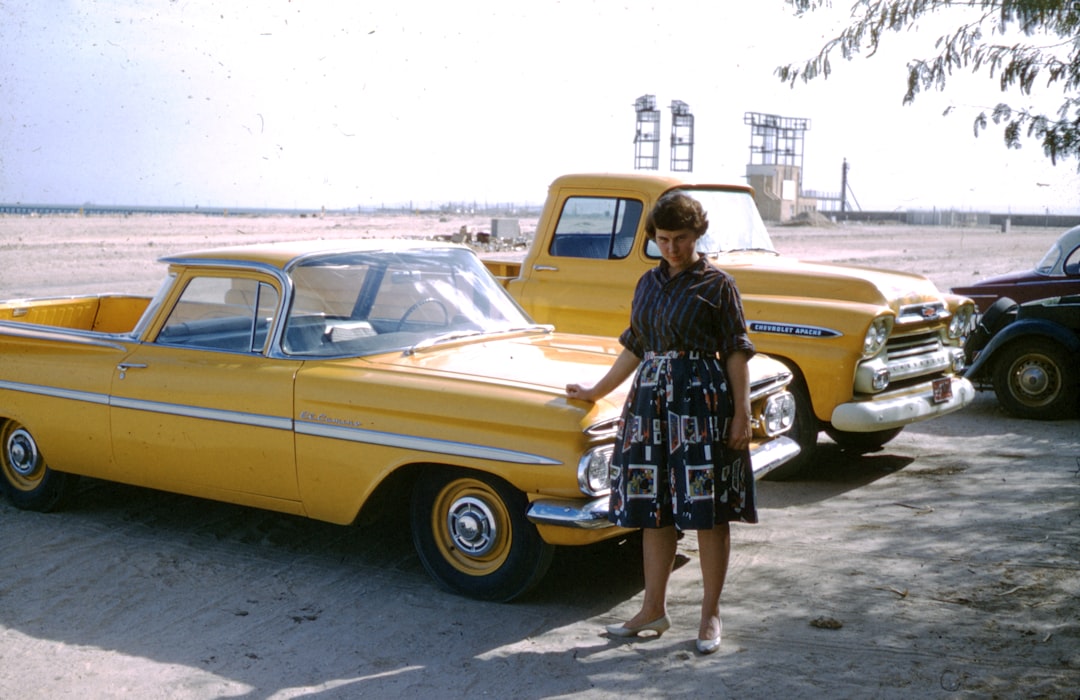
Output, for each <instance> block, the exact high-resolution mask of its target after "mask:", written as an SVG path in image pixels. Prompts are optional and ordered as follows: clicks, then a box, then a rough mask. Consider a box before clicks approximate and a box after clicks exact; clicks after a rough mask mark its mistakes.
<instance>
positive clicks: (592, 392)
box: [566, 348, 749, 401]
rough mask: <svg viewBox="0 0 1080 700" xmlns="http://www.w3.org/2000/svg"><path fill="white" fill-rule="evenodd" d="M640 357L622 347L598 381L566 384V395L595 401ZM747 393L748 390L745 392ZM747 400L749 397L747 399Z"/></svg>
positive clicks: (630, 370) (633, 367)
mask: <svg viewBox="0 0 1080 700" xmlns="http://www.w3.org/2000/svg"><path fill="white" fill-rule="evenodd" d="M639 364H641V359H640V358H638V356H637V355H635V354H634V353H632V352H630V351H629V350H627V349H625V348H624V349H623V351H622V352H621V353H619V356H618V357H616V358H615V364H613V365H612V366H611V368H610V369H609V370H608V371H607V374H605V375H604V376H603V377H602V378H601V379H600V381H598V382H597V383H596V384H594V385H593V386H592V387H584V386H582V385H581V384H567V385H566V396H567V397H568V398H571V399H580V400H582V401H596V400H597V399H602V398H603V397H605V396H607V395H608V394H609V393H611V391H612V390H613V389H614V388H615V387H617V386H619V385H620V384H622V383H623V382H625V381H626V378H627V377H629V376H630V375H631V374H633V373H634V370H636V369H637V366H638V365H639ZM747 393H749V391H748V392H747ZM747 401H749V399H747Z"/></svg>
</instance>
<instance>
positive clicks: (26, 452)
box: [0, 421, 77, 512]
mask: <svg viewBox="0 0 1080 700" xmlns="http://www.w3.org/2000/svg"><path fill="white" fill-rule="evenodd" d="M0 477H2V478H0V489H2V490H3V492H4V494H5V495H6V496H7V497H8V499H9V500H10V501H11V502H12V504H14V505H15V507H16V508H21V509H22V510H36V511H40V512H48V511H51V510H55V509H56V508H58V507H60V506H61V505H62V504H63V503H64V501H66V500H67V498H68V497H69V496H70V495H71V493H72V491H73V490H74V486H75V482H76V480H77V477H76V476H74V475H73V474H65V473H63V472H57V471H53V470H52V469H50V468H49V466H48V465H47V464H46V463H45V458H44V457H43V456H42V454H41V450H40V449H38V445H37V441H36V440H34V436H33V435H31V434H30V431H29V430H27V429H26V428H25V427H23V426H22V425H20V424H19V423H16V422H15V421H7V422H6V423H4V424H3V426H2V427H0Z"/></svg>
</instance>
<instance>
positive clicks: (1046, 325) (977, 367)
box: [964, 319, 1080, 379]
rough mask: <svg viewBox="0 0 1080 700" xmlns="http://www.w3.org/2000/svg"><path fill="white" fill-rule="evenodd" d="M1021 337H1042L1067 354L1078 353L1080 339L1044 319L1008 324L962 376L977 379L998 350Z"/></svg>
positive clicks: (1066, 329) (1060, 326) (1059, 325)
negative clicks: (1067, 352) (1061, 347)
mask: <svg viewBox="0 0 1080 700" xmlns="http://www.w3.org/2000/svg"><path fill="white" fill-rule="evenodd" d="M1021 336H1043V337H1045V338H1048V339H1049V340H1053V341H1055V342H1057V343H1060V344H1061V345H1062V346H1063V347H1064V348H1065V349H1066V350H1068V351H1069V352H1073V353H1080V338H1078V337H1077V335H1076V333H1074V332H1073V331H1071V330H1069V329H1068V328H1066V327H1065V326H1062V325H1061V324H1058V323H1054V322H1053V321H1047V320H1044V319H1024V320H1020V321H1014V322H1012V323H1010V324H1009V325H1007V326H1005V327H1004V328H1002V329H1001V330H1000V331H999V332H998V333H997V334H996V335H994V337H993V338H991V339H990V342H989V343H987V344H986V347H984V348H983V349H982V351H981V352H980V353H979V356H978V357H977V358H975V361H974V362H973V363H971V365H969V366H968V367H967V368H966V369H965V370H964V376H965V377H967V378H968V379H973V378H975V377H978V376H979V373H980V372H981V371H982V370H983V369H984V368H986V367H987V366H988V365H989V363H990V358H991V357H992V356H993V355H994V353H995V352H997V350H998V349H999V348H1001V347H1003V346H1004V345H1005V344H1007V343H1009V342H1011V341H1013V340H1015V339H1016V338H1019V337H1021Z"/></svg>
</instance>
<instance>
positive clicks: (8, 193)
mask: <svg viewBox="0 0 1080 700" xmlns="http://www.w3.org/2000/svg"><path fill="white" fill-rule="evenodd" d="M850 4H851V3H848V2H837V3H834V4H833V6H832V7H831V8H830V9H826V10H819V11H817V12H815V13H812V14H811V15H809V16H804V17H797V16H796V15H795V12H794V10H793V9H791V8H790V7H789V6H788V5H787V4H785V3H784V2H782V0H754V2H739V3H734V2H723V3H722V2H717V1H716V0H665V2H662V3H661V2H655V1H650V2H645V1H638V0H618V1H615V0H562V1H561V2H560V1H557V0H530V2H527V3H526V2H512V1H508V0H458V1H457V2H442V1H441V0H423V1H421V0H397V1H395V2H386V1H385V0H379V1H377V2H376V1H372V0H355V1H352V2H337V1H335V0H291V1H290V0H260V1H258V2H243V1H241V0H230V1H229V2H224V1H222V0H219V1H217V2H198V1H197V0H175V1H170V0H144V1H142V2H140V1H139V0H96V1H95V0H57V1H55V2H47V3H45V2H39V1H37V0H0V202H5V203H13V202H22V203H60V204H83V203H93V204H99V205H105V204H124V205H139V206H153V205H169V206H189V207H190V206H200V207H218V206H222V207H228V206H233V207H270V208H318V207H326V208H327V209H343V208H352V207H358V206H362V207H370V206H380V205H387V206H390V205H393V206H397V205H400V204H413V205H415V206H417V207H422V206H430V205H439V204H442V203H447V202H463V203H470V202H476V203H479V204H498V203H521V204H526V203H528V204H535V203H540V202H542V201H543V199H544V197H545V196H546V191H547V186H548V185H549V184H550V182H551V181H552V180H553V179H554V178H555V177H557V176H559V175H561V174H565V173H570V172H596V171H602V172H608V171H619V172H628V171H632V170H633V166H634V145H633V136H634V131H635V122H636V113H635V110H634V102H635V100H636V99H637V98H638V97H640V96H642V95H646V94H651V95H655V96H656V101H657V105H658V107H659V108H660V109H661V127H660V132H661V135H662V141H661V147H660V161H661V172H665V171H666V167H667V165H668V159H669V150H668V148H669V143H668V135H669V133H670V129H671V113H670V110H669V109H668V108H669V106H670V104H671V102H672V101H674V100H680V101H682V102H685V103H687V104H688V105H689V108H690V112H691V113H692V114H693V115H694V118H695V134H694V136H695V139H694V140H695V143H694V167H693V172H692V173H688V174H683V176H684V177H686V179H690V180H696V181H709V182H734V183H743V182H745V178H744V174H745V168H746V163H747V162H748V161H749V159H750V127H749V126H747V125H745V124H744V123H743V115H744V114H745V113H746V112H764V113H769V114H777V115H780V116H787V117H799V118H806V119H809V120H810V129H809V130H808V131H807V132H806V133H805V134H804V137H805V141H804V173H803V187H804V188H808V189H814V190H821V191H830V192H836V191H839V190H840V183H841V179H840V178H841V171H842V163H843V162H844V160H845V159H846V160H847V161H848V163H849V173H848V181H849V185H850V192H851V194H852V195H853V197H854V202H853V203H854V204H855V205H856V208H860V209H862V210H865V211H891V210H899V211H903V210H908V209H929V208H939V209H960V210H966V211H987V210H988V211H993V212H1016V213H1050V214H1075V213H1080V174H1078V171H1077V163H1076V161H1064V162H1061V163H1059V164H1058V165H1056V166H1053V165H1051V164H1050V162H1049V160H1048V159H1047V158H1046V157H1045V156H1044V155H1043V153H1042V150H1041V148H1040V147H1039V145H1038V144H1037V143H1035V142H1028V143H1027V144H1026V145H1025V146H1024V148H1022V149H1020V150H1016V149H1006V148H1005V146H1004V144H1003V142H1002V138H1001V131H1000V128H998V129H995V128H994V127H993V125H991V127H990V129H989V130H988V131H984V132H983V133H981V134H980V135H979V136H978V137H977V138H976V136H975V135H974V133H973V127H972V122H973V120H974V118H975V115H977V114H978V113H979V112H980V111H983V110H989V109H991V108H992V107H993V106H994V105H995V104H996V103H998V102H1000V101H1002V97H1003V96H1002V95H1001V93H1000V91H999V90H998V89H997V86H996V83H995V82H994V81H993V80H991V79H988V78H986V77H974V76H969V75H958V76H955V77H954V81H953V82H950V84H949V87H948V90H947V91H946V92H944V93H940V92H934V91H932V92H925V93H922V94H920V95H919V96H918V98H917V99H916V101H915V103H914V105H911V106H903V105H902V104H901V102H902V98H903V94H904V91H905V89H906V76H907V73H906V68H905V65H906V63H907V61H908V60H909V59H910V58H912V57H914V56H916V55H928V54H929V53H930V52H931V51H932V50H933V42H934V40H935V39H936V38H937V36H938V35H939V34H941V33H943V32H944V31H947V30H948V29H951V28H954V27H955V26H956V25H957V24H958V22H957V21H956V19H955V18H954V17H941V18H939V19H932V20H930V21H928V22H925V23H921V24H920V25H919V26H918V27H917V29H916V30H915V31H909V32H904V33H901V34H895V35H892V34H890V35H889V36H887V37H886V42H885V45H884V46H883V47H882V49H881V50H880V51H878V52H877V54H876V55H874V56H872V57H867V56H866V55H865V54H863V55H861V56H858V57H856V58H855V59H854V60H852V61H843V60H842V59H840V58H839V57H836V58H835V59H834V62H833V74H832V76H830V77H829V78H828V80H824V81H823V80H820V79H818V80H815V81H813V82H811V83H809V84H803V83H801V82H800V83H798V84H797V85H796V86H795V87H794V88H792V87H790V86H788V85H786V84H783V83H781V82H780V81H779V79H778V78H777V77H776V76H775V75H774V70H775V68H776V66H777V65H780V64H784V63H790V62H794V63H800V62H802V61H804V60H805V59H807V58H810V57H812V56H813V55H814V54H816V52H817V51H818V50H819V49H820V48H821V47H822V45H823V44H824V43H825V41H827V40H828V39H829V38H831V37H832V36H834V35H835V33H836V32H838V31H839V30H840V29H841V28H842V27H843V26H844V25H845V24H846V21H847V19H848V8H849V6H850ZM954 83H955V84H954ZM1043 93H1045V94H1039V93H1038V92H1037V94H1036V95H1034V96H1033V97H1031V98H1023V100H1025V101H1024V102H1023V104H1027V103H1031V104H1033V105H1036V106H1038V105H1039V104H1042V105H1043V107H1042V109H1046V108H1047V105H1049V106H1050V108H1053V107H1055V106H1056V104H1057V100H1056V99H1055V98H1056V97H1058V96H1060V93H1055V92H1053V91H1052V90H1051V91H1043ZM1014 101H1017V100H1015V99H1014ZM1040 101H1041V102H1040ZM946 109H949V110H950V111H949V114H948V115H947V116H943V112H945V111H946ZM849 201H851V200H849Z"/></svg>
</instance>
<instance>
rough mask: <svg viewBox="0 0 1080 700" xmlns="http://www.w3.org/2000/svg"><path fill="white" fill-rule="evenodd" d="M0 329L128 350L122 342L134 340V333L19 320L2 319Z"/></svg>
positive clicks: (13, 333) (17, 335)
mask: <svg viewBox="0 0 1080 700" xmlns="http://www.w3.org/2000/svg"><path fill="white" fill-rule="evenodd" d="M0 329H2V330H3V332H4V333H5V334H7V335H13V336H16V337H19V338H32V339H33V340H51V341H57V342H61V343H71V344H72V345H89V346H91V347H98V348H107V349H109V350H121V351H123V350H127V348H126V347H125V346H124V345H121V343H122V342H134V340H135V336H134V335H133V334H132V333H100V332H98V331H84V330H80V329H77V328H59V327H55V326H38V325H34V324H32V323H22V322H19V321H0Z"/></svg>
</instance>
